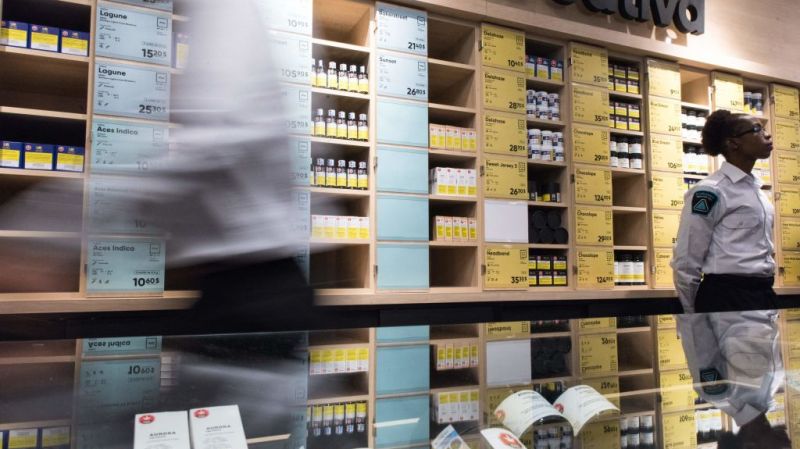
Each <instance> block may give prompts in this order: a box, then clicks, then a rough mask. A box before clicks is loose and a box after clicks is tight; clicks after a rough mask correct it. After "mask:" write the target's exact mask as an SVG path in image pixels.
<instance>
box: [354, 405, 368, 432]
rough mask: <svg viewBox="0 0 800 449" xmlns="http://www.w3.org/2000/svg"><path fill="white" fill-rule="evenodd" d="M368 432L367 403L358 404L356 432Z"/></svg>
mask: <svg viewBox="0 0 800 449" xmlns="http://www.w3.org/2000/svg"><path fill="white" fill-rule="evenodd" d="M366 431H367V403H366V402H357V403H356V432H357V433H364V432H366Z"/></svg>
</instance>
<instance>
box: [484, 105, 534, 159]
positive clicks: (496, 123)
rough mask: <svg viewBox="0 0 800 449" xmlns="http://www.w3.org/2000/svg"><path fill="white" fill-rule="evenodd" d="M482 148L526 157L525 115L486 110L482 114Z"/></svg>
mask: <svg viewBox="0 0 800 449" xmlns="http://www.w3.org/2000/svg"><path fill="white" fill-rule="evenodd" d="M483 134H484V142H483V149H484V151H485V152H487V153H494V154H506V155H513V156H522V157H525V158H526V159H527V157H528V130H527V122H526V121H525V117H521V116H519V115H509V114H501V113H497V112H486V113H485V114H484V115H483Z"/></svg>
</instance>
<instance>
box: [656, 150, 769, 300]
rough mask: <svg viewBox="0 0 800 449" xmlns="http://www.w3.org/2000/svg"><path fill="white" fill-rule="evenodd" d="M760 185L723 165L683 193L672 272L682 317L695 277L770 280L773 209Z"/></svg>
mask: <svg viewBox="0 0 800 449" xmlns="http://www.w3.org/2000/svg"><path fill="white" fill-rule="evenodd" d="M761 185H762V184H761V182H760V181H759V180H758V179H756V178H755V177H753V176H752V175H750V174H747V173H745V172H743V171H742V170H740V169H739V168H737V167H736V166H734V165H731V164H729V163H728V162H725V163H723V164H722V167H721V168H720V169H719V171H717V172H715V173H714V174H712V175H711V176H709V177H707V178H706V179H703V180H702V181H700V182H699V183H698V184H697V185H696V186H695V187H694V188H693V189H691V190H690V191H689V192H687V193H686V195H685V198H684V199H685V203H684V207H683V212H682V213H681V222H680V228H679V229H678V240H677V243H676V244H675V248H674V252H673V258H672V263H671V265H672V269H673V279H674V282H675V288H676V290H677V291H678V298H679V299H680V301H681V304H682V305H683V309H684V312H685V313H693V312H694V305H695V296H696V294H697V289H698V287H699V285H700V275H701V273H705V274H738V275H744V276H773V275H774V273H775V260H774V259H773V253H774V251H775V247H774V245H773V241H772V229H773V221H774V215H775V209H774V207H773V206H772V204H771V203H770V202H769V199H768V198H767V196H766V195H765V194H764V192H763V191H762V190H761Z"/></svg>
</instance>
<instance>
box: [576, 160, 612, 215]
mask: <svg viewBox="0 0 800 449" xmlns="http://www.w3.org/2000/svg"><path fill="white" fill-rule="evenodd" d="M611 193H612V187H611V170H610V169H607V168H587V167H578V168H576V169H575V202H576V203H578V204H590V205H593V206H611V202H612V199H611Z"/></svg>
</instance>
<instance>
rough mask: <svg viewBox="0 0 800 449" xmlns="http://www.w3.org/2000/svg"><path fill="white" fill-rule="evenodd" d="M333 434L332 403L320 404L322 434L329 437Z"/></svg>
mask: <svg viewBox="0 0 800 449" xmlns="http://www.w3.org/2000/svg"><path fill="white" fill-rule="evenodd" d="M332 434H333V405H324V406H322V435H324V436H326V437H329V436H331V435H332Z"/></svg>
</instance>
